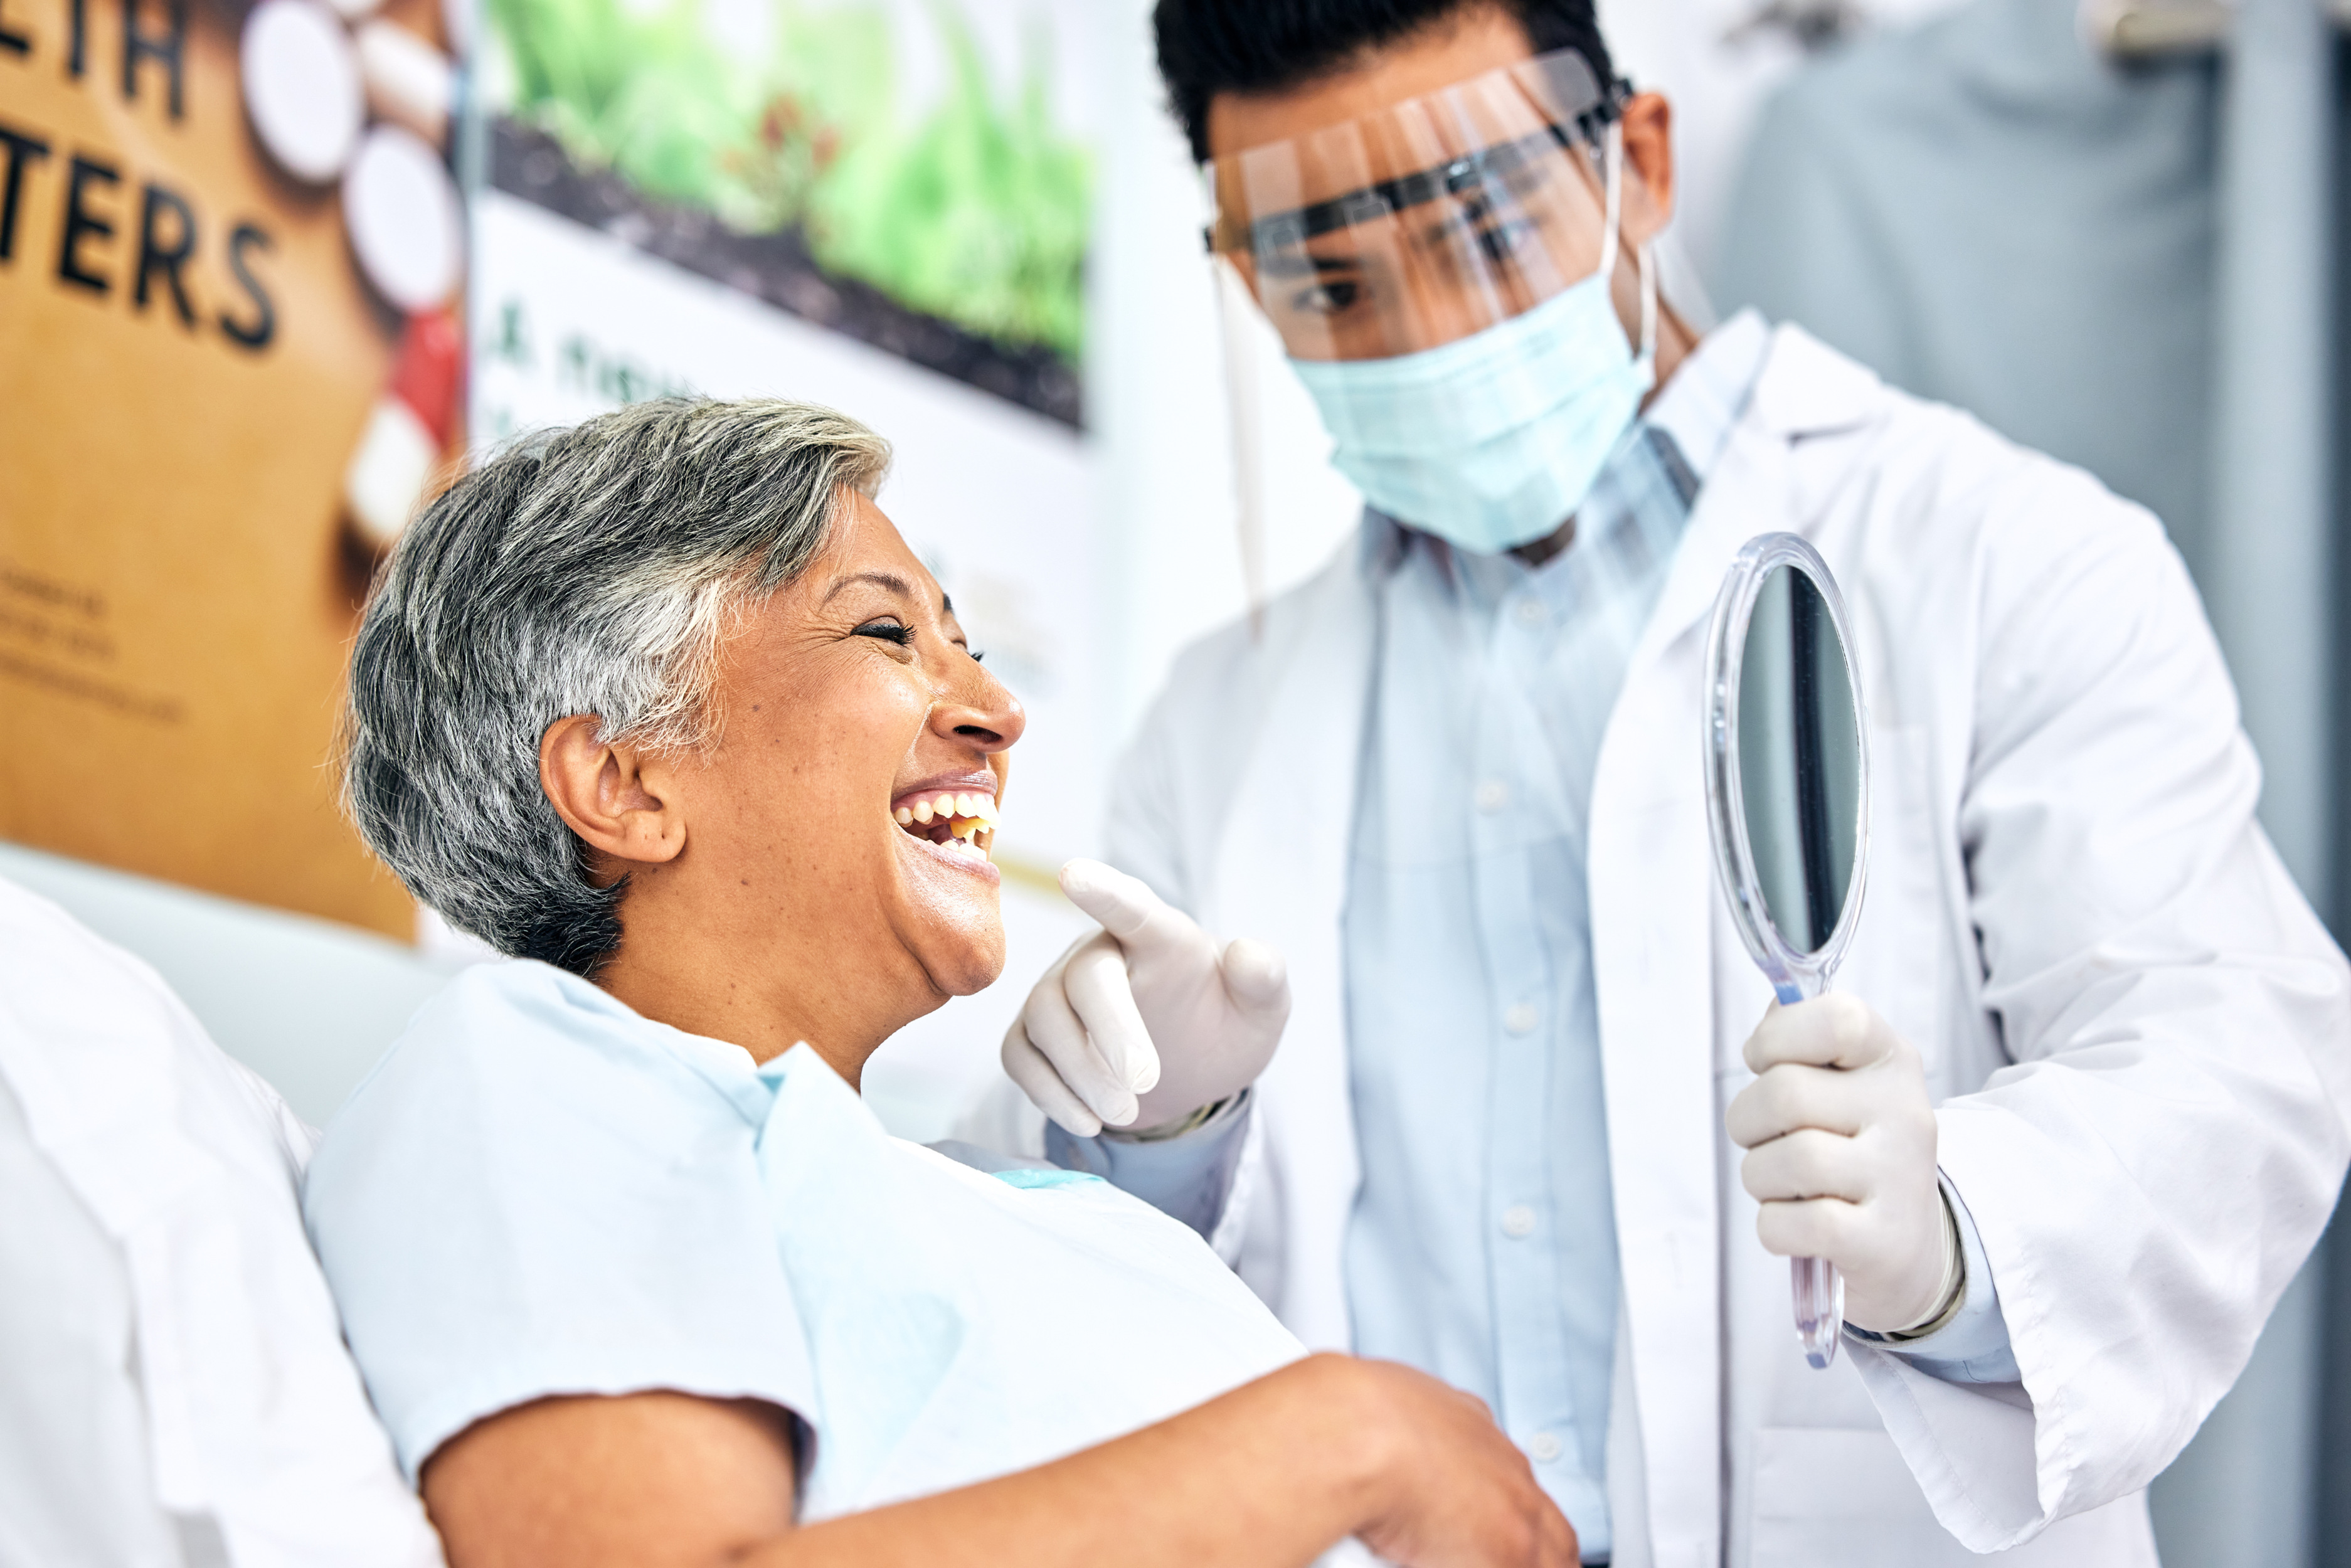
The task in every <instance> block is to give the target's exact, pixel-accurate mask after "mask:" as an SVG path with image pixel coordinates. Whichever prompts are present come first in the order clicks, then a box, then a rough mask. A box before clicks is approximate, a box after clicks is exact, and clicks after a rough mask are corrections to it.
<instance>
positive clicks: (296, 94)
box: [237, 0, 367, 185]
mask: <svg viewBox="0 0 2351 1568" xmlns="http://www.w3.org/2000/svg"><path fill="white" fill-rule="evenodd" d="M237 56H238V60H237V64H238V74H239V77H240V78H241V80H242V82H243V86H244V90H245V112H246V118H247V119H248V120H250V121H251V122H252V124H253V131H254V134H255V135H256V136H257V137H259V138H260V140H261V145H262V146H263V148H265V149H266V151H267V152H268V153H269V156H270V157H271V158H272V159H273V160H275V161H276V162H277V165H278V167H279V168H281V169H284V170H285V171H286V172H287V173H288V174H291V175H293V176H294V177H295V178H296V179H298V180H302V181H306V182H308V183H311V184H314V185H323V184H326V183H329V181H331V180H333V179H334V178H335V176H336V175H338V174H340V173H341V172H343V168H344V165H345V164H347V163H348V162H350V157H351V150H352V149H353V148H354V147H355V146H356V145H357V144H358V142H359V136H360V126H361V125H362V124H363V123H364V122H365V120H366V118H367V99H366V94H365V92H364V90H363V89H362V88H361V87H360V68H359V57H358V55H357V52H356V51H355V50H354V49H353V48H352V47H351V37H350V33H348V32H346V31H345V30H344V28H343V25H342V23H341V22H340V20H339V19H338V18H337V17H336V16H335V13H333V12H332V11H329V10H328V9H327V8H326V7H325V6H324V5H319V4H317V0H261V4H260V5H256V6H255V7H254V8H253V11H252V13H251V15H249V16H246V19H245V33H244V36H243V37H242V39H241V40H240V42H239V43H238V46H237Z"/></svg>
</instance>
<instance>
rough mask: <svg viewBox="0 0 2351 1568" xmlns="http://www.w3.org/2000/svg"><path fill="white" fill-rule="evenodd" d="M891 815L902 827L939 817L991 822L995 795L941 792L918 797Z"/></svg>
mask: <svg viewBox="0 0 2351 1568" xmlns="http://www.w3.org/2000/svg"><path fill="white" fill-rule="evenodd" d="M891 815H892V816H893V817H895V818H896V819H897V821H898V825H899V826H900V827H902V828H904V827H911V826H913V825H914V823H916V822H928V821H934V820H936V819H941V818H944V819H946V820H947V821H956V820H958V819H969V820H973V821H982V822H989V823H993V822H994V821H996V797H995V796H993V795H957V794H949V793H946V792H942V793H940V794H938V795H935V796H923V797H918V798H917V799H916V800H915V801H914V804H913V805H911V806H901V807H899V808H898V809H897V810H895V811H893V812H892V813H891Z"/></svg>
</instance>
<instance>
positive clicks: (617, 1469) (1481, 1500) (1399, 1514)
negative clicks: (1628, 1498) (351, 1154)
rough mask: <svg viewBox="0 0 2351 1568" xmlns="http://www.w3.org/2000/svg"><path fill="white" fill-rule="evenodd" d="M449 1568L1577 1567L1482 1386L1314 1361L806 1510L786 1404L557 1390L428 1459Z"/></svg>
mask: <svg viewBox="0 0 2351 1568" xmlns="http://www.w3.org/2000/svg"><path fill="white" fill-rule="evenodd" d="M423 1486H424V1500H425V1504H426V1506H427V1507H428V1509H429V1510H430V1511H431V1512H432V1515H433V1522H434V1524H435V1525H436V1526H437V1527H438V1528H439V1529H440V1531H441V1535H442V1540H443V1542H444V1544H445V1546H446V1548H447V1551H448V1556H449V1562H450V1563H451V1564H452V1568H538V1565H541V1564H561V1565H563V1568H598V1565H600V1564H604V1563H612V1564H628V1565H629V1568H716V1565H718V1564H722V1563H725V1564H735V1563H740V1564H745V1565H747V1568H749V1565H758V1568H833V1565H835V1564H842V1565H846V1564H856V1565H857V1568H884V1565H889V1564H896V1563H906V1564H910V1565H913V1564H919V1565H921V1568H933V1565H935V1564H938V1563H956V1564H969V1565H972V1568H989V1565H993V1564H1002V1565H1004V1568H1061V1565H1067V1568H1102V1564H1103V1563H1120V1564H1123V1565H1125V1568H1160V1565H1163V1564H1164V1565H1165V1568H1196V1565H1197V1564H1201V1563H1216V1564H1218V1565H1219V1568H1275V1565H1277V1564H1280V1565H1297V1564H1303V1563H1309V1562H1311V1560H1312V1559H1313V1558H1314V1557H1315V1556H1316V1555H1317V1554H1318V1553H1319V1552H1322V1551H1323V1550H1325V1549H1326V1548H1328V1547H1330V1546H1332V1544H1334V1543H1335V1542H1339V1541H1341V1540H1343V1539H1345V1538H1346V1537H1347V1536H1349V1535H1361V1536H1363V1537H1364V1540H1365V1541H1366V1542H1367V1543H1368V1544H1370V1545H1371V1547H1372V1548H1373V1550H1374V1551H1375V1552H1379V1553H1380V1554H1381V1555H1382V1556H1384V1557H1386V1558H1389V1559H1390V1560H1392V1561H1395V1562H1398V1563H1411V1564H1426V1565H1429V1568H1453V1565H1455V1564H1459V1565H1461V1568H1502V1565H1505V1564H1508V1565H1510V1568H1573V1563H1575V1560H1576V1549H1575V1535H1574V1532H1573V1531H1572V1530H1571V1529H1569V1527H1568V1523H1567V1521H1566V1520H1565V1518H1564V1517H1562V1515H1561V1513H1560V1512H1559V1510H1558V1509H1557V1508H1556V1507H1554V1506H1553V1505H1552V1501H1551V1500H1550V1499H1549V1498H1548V1497H1546V1496H1545V1495H1544V1494H1543V1492H1542V1490H1541V1488H1539V1487H1538V1486H1537V1485H1536V1484H1535V1480H1534V1475H1533V1472H1532V1471H1531V1469H1529V1468H1528V1466H1527V1462H1526V1460H1525V1458H1523V1457H1521V1456H1520V1453H1519V1451H1518V1450H1517V1449H1516V1448H1512V1447H1511V1446H1510V1443H1509V1442H1508V1441H1507V1440H1506V1439H1505V1438H1504V1437H1502V1435H1501V1433H1500V1432H1499V1431H1498V1430H1496V1428H1495V1427H1494V1424H1493V1421H1492V1420H1491V1418H1490V1417H1489V1416H1488V1414H1487V1412H1486V1408H1485V1406H1483V1405H1481V1404H1480V1403H1479V1401H1477V1400H1476V1399H1473V1398H1471V1397H1470V1396H1468V1395H1465V1394H1461V1393H1458V1392H1457V1391H1455V1390H1453V1389H1451V1388H1447V1387H1446V1386H1445V1385H1443V1384H1440V1383H1438V1382H1437V1381H1436V1380H1434V1379H1432V1378H1428V1377H1426V1376H1423V1375H1421V1374H1419V1373H1416V1372H1413V1371H1411V1370H1409V1369H1407V1368H1405V1367H1402V1366H1397V1365H1395V1364H1389V1363H1382V1362H1368V1361H1356V1360H1353V1359H1352V1358H1349V1357H1345V1356H1336V1355H1318V1356H1312V1357H1309V1358H1308V1359H1307V1360H1304V1361H1301V1362H1298V1363H1295V1364H1291V1365H1290V1366H1287V1367H1284V1368H1283V1369H1282V1370H1280V1371H1279V1372H1276V1373H1274V1374H1272V1375H1270V1376H1267V1377H1262V1378H1259V1380H1258V1381H1257V1382H1255V1383H1251V1384H1248V1385H1244V1386H1243V1387H1240V1388H1238V1389H1235V1390H1234V1391H1233V1392H1232V1393H1230V1394H1227V1395H1225V1396H1221V1397H1219V1398H1217V1399H1213V1400H1210V1401H1209V1402H1208V1403H1207V1404H1206V1405H1202V1406H1198V1407H1197V1408H1196V1409H1193V1410H1187V1411H1186V1412H1185V1413H1184V1414H1183V1415H1181V1416H1175V1417H1174V1418H1173V1419H1171V1420H1167V1421H1163V1422H1161V1423H1160V1424H1159V1425H1157V1426H1155V1427H1145V1428H1144V1430H1142V1431H1140V1432H1136V1433H1134V1434H1132V1435H1130V1436H1128V1437H1121V1438H1119V1439H1117V1440H1116V1441H1113V1442H1109V1443H1104V1444H1102V1446H1101V1447H1099V1448H1089V1449H1087V1450H1085V1451H1084V1452H1083V1453H1080V1454H1073V1455H1071V1457H1070V1458H1066V1459H1060V1460H1056V1461H1055V1462H1053V1463H1051V1464H1049V1465H1041V1466H1040V1467H1038V1468H1037V1469H1032V1470H1024V1471H1021V1472H1020V1473H1019V1474H1017V1475H1010V1476H1006V1477H1003V1478H1001V1479H997V1480H992V1481H986V1482H982V1483H981V1484H979V1485H977V1486H970V1487H965V1488H962V1489H961V1490H956V1491H951V1492H944V1493H941V1494H939V1495H938V1496H935V1497H928V1498H922V1499H919V1500H914V1501H912V1502H904V1503H898V1504H895V1505H893V1506H892V1507H889V1508H883V1509H876V1510H874V1511H872V1512H870V1513H860V1514H852V1515H850V1516H847V1517H844V1518H841V1519H835V1520H830V1521H825V1522H823V1523H821V1524H816V1525H811V1526H810V1527H808V1528H806V1529H799V1530H796V1529H794V1528H793V1525H792V1503H793V1456H792V1447H791V1440H790V1437H789V1430H788V1426H787V1422H786V1420H785V1418H784V1416H782V1415H781V1413H780V1412H778V1411H777V1410H775V1409H774V1408H773V1407H772V1406H765V1405H758V1404H750V1403H733V1404H730V1403H726V1402H723V1401H717V1400H709V1399H701V1398H696V1397H694V1396H687V1395H682V1394H638V1395H629V1396H621V1397H611V1398H608V1397H590V1398H563V1399H549V1400H542V1401H540V1402H538V1403H537V1404H533V1405H528V1406H521V1407H519V1408H517V1409H514V1410H508V1411H505V1412H502V1413H500V1414H499V1415H496V1416H491V1417H490V1418H489V1419H487V1420H486V1421H483V1422H481V1423H479V1424H477V1425H476V1426H474V1427H469V1428H468V1429H467V1430H465V1432H463V1433H461V1434H460V1435H459V1436H458V1437H455V1438H453V1439H452V1440H451V1441H450V1442H448V1443H447V1444H445V1445H444V1447H443V1448H441V1449H440V1450H439V1451H438V1452H437V1453H435V1454H434V1457H433V1458H432V1459H431V1461H430V1462H429V1463H428V1464H427V1465H426V1466H425V1469H424V1477H423Z"/></svg>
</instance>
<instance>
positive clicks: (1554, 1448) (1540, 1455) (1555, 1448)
mask: <svg viewBox="0 0 2351 1568" xmlns="http://www.w3.org/2000/svg"><path fill="white" fill-rule="evenodd" d="M1527 1452H1528V1453H1529V1454H1530V1455H1531V1456H1533V1458H1534V1461H1535V1463H1537V1464H1539V1465H1547V1464H1549V1463H1551V1462H1552V1460H1553V1459H1555V1458H1559V1439H1558V1438H1557V1437H1553V1436H1552V1434H1551V1433H1549V1432H1537V1433H1536V1434H1535V1435H1534V1436H1533V1437H1530V1438H1528V1439H1527Z"/></svg>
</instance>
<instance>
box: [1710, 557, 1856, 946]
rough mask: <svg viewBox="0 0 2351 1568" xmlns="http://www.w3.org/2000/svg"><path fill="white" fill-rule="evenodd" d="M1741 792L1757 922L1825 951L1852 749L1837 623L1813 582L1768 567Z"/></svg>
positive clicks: (1746, 672) (1748, 667)
mask: <svg viewBox="0 0 2351 1568" xmlns="http://www.w3.org/2000/svg"><path fill="white" fill-rule="evenodd" d="M1739 786H1740V795H1741V797H1742V801H1741V804H1742V806H1743V808H1744V810H1745V813H1746V819H1747V842H1748V846H1749V848H1750V851H1751V852H1752V853H1753V855H1754V859H1755V875H1756V880H1757V882H1758V883H1759V884H1760V886H1761V892H1762V894H1763V904H1764V912H1765V914H1766V915H1768V916H1769V917H1770V919H1771V924H1772V925H1775V926H1777V927H1778V928H1779V931H1780V935H1781V936H1782V938H1783V939H1784V940H1785V941H1786V942H1787V944H1788V946H1790V947H1792V948H1793V949H1795V950H1796V951H1797V952H1800V953H1807V954H1810V953H1817V952H1819V951H1820V950H1821V949H1822V948H1823V947H1824V946H1827V944H1828V940H1829V936H1830V935H1831V934H1832V933H1834V931H1835V930H1836V925H1837V920H1838V917H1839V916H1840V915H1843V914H1844V901H1845V897H1846V894H1847V892H1848V890H1849V889H1850V888H1851V887H1852V885H1853V868H1854V856H1855V851H1856V849H1857V847H1858V842H1859V838H1860V821H1859V816H1860V805H1861V739H1860V733H1859V727H1858V724H1857V716H1856V709H1855V704H1854V700H1853V684H1852V681H1851V679H1850V678H1849V676H1848V675H1847V673H1846V666H1845V657H1844V648H1843V646H1842V645H1841V644H1840V643H1839V642H1838V640H1837V632H1836V623H1835V622H1834V621H1833V620H1831V619H1830V617H1829V611H1828V605H1827V603H1826V602H1825V601H1823V599H1822V597H1821V591H1820V589H1819V587H1818V586H1817V585H1816V584H1814V582H1813V580H1812V579H1811V577H1809V576H1807V575H1806V574H1805V573H1803V572H1802V571H1800V570H1797V569H1796V568H1794V567H1792V566H1787V565H1782V566H1778V567H1774V568H1773V569H1772V570H1771V574H1770V575H1769V576H1768V577H1766V578H1765V579H1764V581H1763V588H1762V591H1761V594H1760V595H1758V597H1757V599H1756V601H1755V611H1754V615H1753V618H1752V619H1751V620H1750V621H1749V622H1748V625H1747V643H1746V649H1745V652H1744V654H1743V656H1742V658H1741V661H1740V676H1739Z"/></svg>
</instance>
